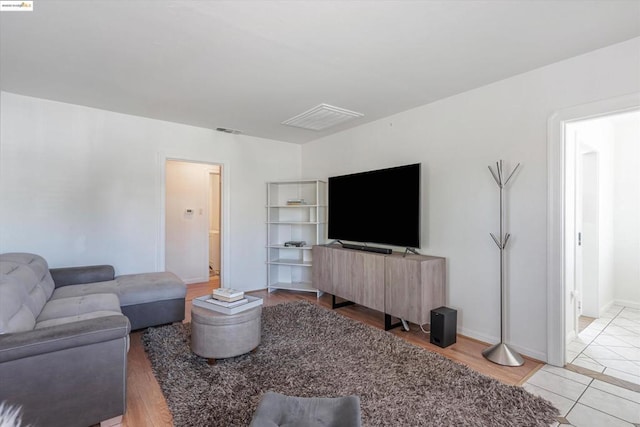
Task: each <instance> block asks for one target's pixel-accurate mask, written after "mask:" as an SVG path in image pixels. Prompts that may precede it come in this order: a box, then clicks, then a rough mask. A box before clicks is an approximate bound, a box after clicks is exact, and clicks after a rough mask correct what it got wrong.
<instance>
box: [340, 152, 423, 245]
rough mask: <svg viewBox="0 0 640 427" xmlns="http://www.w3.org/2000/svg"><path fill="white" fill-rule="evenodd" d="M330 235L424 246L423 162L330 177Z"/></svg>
mask: <svg viewBox="0 0 640 427" xmlns="http://www.w3.org/2000/svg"><path fill="white" fill-rule="evenodd" d="M328 222H329V225H328V237H329V239H334V240H348V241H355V242H361V243H380V244H387V245H393V246H402V247H407V248H419V247H420V163H416V164H413V165H405V166H398V167H394V168H388V169H379V170H372V171H367V172H360V173H354V174H350V175H341V176H333V177H329V206H328Z"/></svg>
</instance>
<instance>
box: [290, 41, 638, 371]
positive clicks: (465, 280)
mask: <svg viewBox="0 0 640 427" xmlns="http://www.w3.org/2000/svg"><path fill="white" fill-rule="evenodd" d="M469 72H473V70H469ZM639 76H640V38H635V39H632V40H630V41H627V42H624V43H620V44H617V45H614V46H611V47H608V48H605V49H600V50H597V51H594V52H591V53H588V54H585V55H582V56H579V57H576V58H572V59H569V60H566V61H562V62H559V63H557V64H553V65H550V66H547V67H544V68H541V69H538V70H534V71H532V72H529V73H525V74H522V75H519V76H516V77H513V78H510V79H507V80H503V81H500V82H497V83H494V84H491V85H488V86H485V87H482V88H478V89H476V90H472V91H469V92H465V93H462V94H459V95H456V96H453V97H450V98H447V99H444V100H441V101H438V102H434V103H432V104H429V105H425V106H422V107H419V108H415V109H413V110H409V111H406V112H404V113H401V114H397V115H394V116H391V117H388V118H385V119H382V120H378V121H376V122H373V123H369V124H366V125H363V126H360V127H357V128H354V129H351V130H348V131H345V132H342V133H339V134H336V135H331V136H329V137H326V138H323V139H321V140H318V141H314V142H311V143H308V144H305V145H304V146H303V149H302V170H303V171H304V172H305V175H309V176H318V177H320V178H324V177H328V176H332V175H338V174H343V173H350V172H357V171H362V170H368V169H374V168H382V167H388V166H394V165H401V164H407V163H415V162H422V166H423V169H422V173H423V182H422V184H423V191H424V193H423V212H422V215H423V218H422V220H423V222H422V224H423V230H422V236H421V240H422V242H423V244H422V252H423V253H427V254H435V255H441V256H445V257H446V258H447V263H448V278H447V279H448V289H447V304H448V305H449V306H451V307H454V308H457V309H458V310H459V311H458V327H459V331H460V332H461V333H464V334H466V335H469V336H472V337H475V338H479V339H482V340H486V341H492V342H496V341H497V340H498V339H499V313H500V309H499V288H498V277H499V272H498V250H497V249H496V247H495V244H494V243H493V241H492V240H491V238H490V237H489V234H488V233H489V232H494V233H495V232H496V230H497V228H498V191H497V188H496V185H495V183H494V181H493V178H492V177H491V175H490V173H489V171H488V170H487V165H490V164H493V163H494V162H495V161H496V160H498V159H501V158H502V159H504V160H505V161H506V165H507V169H511V168H512V167H513V166H515V164H516V163H517V162H522V169H521V171H520V172H519V173H518V175H517V176H516V177H514V179H513V180H512V181H511V183H510V185H509V188H508V189H507V218H508V220H507V224H506V229H507V231H508V232H510V233H512V235H513V236H512V239H511V241H510V247H509V249H508V258H507V266H508V275H507V277H508V280H507V283H508V287H509V297H508V313H507V315H508V319H509V322H508V324H509V328H508V330H507V336H508V341H509V342H510V343H512V344H513V345H514V347H515V348H516V349H518V350H520V351H521V352H523V353H525V354H528V355H531V356H534V357H537V358H539V359H542V360H546V344H547V341H546V329H547V325H546V316H547V300H546V278H547V276H546V250H547V241H546V232H547V184H548V182H547V120H548V119H549V117H550V116H551V115H552V114H553V113H554V112H555V111H557V110H559V109H562V108H567V107H570V106H575V105H580V104H585V103H589V102H594V101H596V100H601V99H607V98H612V97H616V96H620V95H624V94H628V93H631V92H636V91H638V90H640V77H639ZM407 90H410V88H407ZM365 113H366V112H365ZM338 153H339V154H338ZM557 327H558V328H561V325H557Z"/></svg>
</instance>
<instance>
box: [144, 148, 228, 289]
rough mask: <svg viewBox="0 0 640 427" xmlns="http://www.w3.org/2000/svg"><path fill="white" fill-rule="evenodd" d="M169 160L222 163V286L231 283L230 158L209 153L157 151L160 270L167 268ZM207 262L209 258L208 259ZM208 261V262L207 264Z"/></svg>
mask: <svg viewBox="0 0 640 427" xmlns="http://www.w3.org/2000/svg"><path fill="white" fill-rule="evenodd" d="M167 160H178V161H183V162H191V163H200V164H211V165H218V166H220V169H221V170H220V185H221V187H222V194H221V200H222V212H220V216H221V218H220V223H221V224H220V229H221V231H222V239H221V241H220V245H221V246H220V265H221V266H222V271H221V272H220V286H223V284H224V286H230V283H231V267H230V264H231V253H230V251H231V243H230V234H231V233H230V230H231V179H230V176H231V165H230V162H229V161H224V160H220V159H212V158H207V157H200V158H198V159H195V158H192V157H189V156H187V155H184V154H180V153H168V152H165V151H159V152H158V165H157V166H158V173H157V174H156V176H157V177H158V179H159V180H160V182H158V185H157V186H156V187H157V188H158V191H159V194H158V197H157V199H158V205H157V208H158V212H160V223H159V224H158V245H157V252H156V267H157V271H162V270H164V269H165V261H166V260H165V251H166V230H165V223H166V212H165V211H166V205H165V203H166V201H165V199H166V191H167V189H166V165H167ZM207 262H208V260H207ZM207 265H208V264H207ZM192 280H198V281H199V282H206V281H208V280H209V276H208V274H207V277H206V278H205V279H202V280H201V279H198V278H194V279H189V281H188V283H197V282H195V281H192Z"/></svg>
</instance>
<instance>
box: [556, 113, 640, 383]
mask: <svg viewBox="0 0 640 427" xmlns="http://www.w3.org/2000/svg"><path fill="white" fill-rule="evenodd" d="M565 144H566V145H565V154H566V155H565V165H564V171H565V176H564V181H565V201H564V203H565V217H564V230H565V253H564V263H565V268H566V270H565V293H566V299H565V320H566V324H565V328H566V329H565V332H566V334H565V339H566V341H565V343H566V350H565V362H566V363H572V364H577V365H578V366H581V367H585V368H588V369H592V370H594V368H595V367H598V371H599V372H602V370H604V369H606V365H603V363H606V362H603V361H602V360H599V359H598V357H597V355H599V354H603V353H605V352H607V351H609V352H610V351H614V352H615V350H616V349H615V348H609V349H608V350H605V348H607V347H608V345H609V344H607V343H612V342H614V341H615V340H613V339H612V338H611V337H610V336H608V332H607V333H605V334H603V333H602V330H603V329H604V328H605V327H606V326H607V325H608V324H609V320H610V319H611V317H612V315H613V314H617V313H618V312H619V311H620V309H622V308H624V307H629V308H640V291H636V292H634V291H633V290H632V288H634V289H640V269H639V268H638V263H637V260H638V259H640V246H639V245H640V219H639V218H640V209H639V205H640V173H639V172H638V170H639V169H640V111H638V110H632V111H626V112H615V113H611V114H608V115H602V116H599V117H595V118H589V119H583V120H575V121H571V122H568V123H566V124H565ZM631 212H633V214H632V215H630V213H631ZM629 253H630V254H631V256H632V257H634V258H635V259H636V263H635V266H631V265H630V264H629V263H627V262H626V261H625V257H627V256H628V254H629ZM585 325H586V326H585ZM604 335H607V336H604ZM601 338H602V339H601ZM604 338H606V339H604ZM615 342H617V341H615ZM595 346H597V347H598V349H597V350H598V351H599V353H598V351H596V350H593V349H592V348H591V347H594V348H595ZM607 354H609V353H607ZM611 354H613V353H611ZM614 356H615V354H613V356H612V357H614ZM616 357H617V356H616Z"/></svg>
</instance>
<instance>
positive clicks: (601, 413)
mask: <svg viewBox="0 0 640 427" xmlns="http://www.w3.org/2000/svg"><path fill="white" fill-rule="evenodd" d="M567 353H568V357H567V359H568V362H569V363H572V364H573V365H577V366H581V367H584V368H587V369H590V370H592V371H596V372H599V373H604V374H606V375H609V376H612V377H616V378H619V379H623V380H626V381H628V382H630V383H634V384H640V310H635V309H631V308H628V307H622V306H612V307H611V308H610V309H609V310H607V312H606V313H605V315H604V316H602V317H601V318H599V319H597V320H595V321H594V322H592V323H591V324H590V325H589V326H588V327H587V328H585V330H584V331H582V332H581V333H580V335H579V336H578V338H576V340H574V341H573V342H572V343H571V344H569V345H568V346H567ZM523 387H524V388H525V389H526V390H528V391H530V392H531V393H533V394H536V395H538V396H541V397H543V398H545V399H547V400H549V401H550V402H551V403H553V404H554V405H555V406H556V408H558V410H559V411H560V416H561V417H564V418H565V419H566V420H568V421H569V423H571V424H558V423H556V424H555V425H556V426H557V425H561V426H564V425H573V426H575V427H592V426H594V427H596V426H597V427H602V426H607V427H608V426H628V427H634V426H636V427H638V426H640V393H638V392H636V391H632V390H629V389H627V388H623V387H619V386H616V385H612V384H609V383H606V382H603V381H600V380H598V379H594V378H592V377H590V376H587V375H582V374H578V373H576V372H573V371H569V370H567V369H562V368H557V367H554V366H550V365H545V366H544V367H543V368H542V369H540V370H539V371H538V372H536V373H535V374H534V375H533V376H531V378H529V380H528V381H527V382H526V383H525V384H524V385H523Z"/></svg>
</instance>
